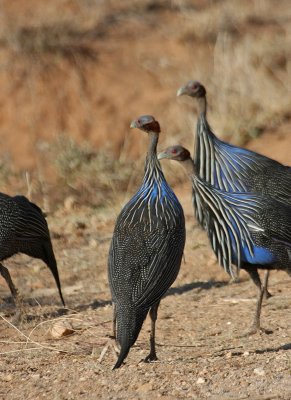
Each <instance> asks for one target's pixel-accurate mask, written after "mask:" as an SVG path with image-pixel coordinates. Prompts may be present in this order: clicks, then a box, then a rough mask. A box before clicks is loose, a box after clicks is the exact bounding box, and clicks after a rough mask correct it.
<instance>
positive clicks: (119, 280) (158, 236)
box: [109, 226, 185, 309]
mask: <svg viewBox="0 0 291 400" xmlns="http://www.w3.org/2000/svg"><path fill="white" fill-rule="evenodd" d="M135 229H136V230H135ZM184 242H185V232H184V229H183V228H182V227H181V228H180V229H175V230H167V231H164V232H163V231H161V230H158V229H156V230H152V231H151V233H150V234H145V232H144V231H141V229H140V226H136V227H135V228H131V230H130V232H115V234H114V236H113V239H112V245H111V250H110V257H109V281H110V285H111V290H112V295H113V300H114V299H120V298H122V299H123V301H126V300H128V301H129V302H131V303H133V304H135V305H136V307H138V308H145V309H148V308H150V307H151V306H152V305H153V304H154V303H156V302H157V301H158V300H159V299H160V298H161V297H162V295H163V294H164V293H165V292H166V291H167V289H168V288H169V287H170V286H171V284H172V283H173V282H174V280H175V279H176V276H177V274H178V271H179V268H180V263H181V259H182V254H183V249H184Z"/></svg>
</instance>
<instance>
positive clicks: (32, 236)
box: [0, 193, 65, 320]
mask: <svg viewBox="0 0 291 400" xmlns="http://www.w3.org/2000/svg"><path fill="white" fill-rule="evenodd" d="M17 253H24V254H27V255H28V256H31V257H35V258H39V259H41V260H42V261H44V262H45V263H46V264H47V266H48V267H49V269H50V270H51V272H52V274H53V276H54V279H55V281H56V284H57V287H58V291H59V295H60V298H61V301H62V303H63V305H65V302H64V299H63V295H62V291H61V284H60V279H59V274H58V268H57V263H56V259H55V255H54V252H53V247H52V243H51V239H50V234H49V230H48V225H47V222H46V219H45V217H44V215H43V213H42V211H41V209H40V208H39V207H38V206H37V205H35V204H34V203H31V202H30V201H29V200H28V199H27V198H26V197H24V196H15V197H11V196H8V195H6V194H3V193H0V261H3V260H5V259H7V258H9V257H11V256H13V255H14V254H17ZM0 273H1V275H2V276H3V278H4V279H5V280H6V282H7V284H8V286H9V288H10V291H11V294H12V296H13V299H14V302H15V304H16V306H17V308H18V310H17V311H18V319H19V318H21V304H20V301H19V299H18V292H17V289H16V288H15V286H14V284H13V282H12V279H11V276H10V274H9V271H8V269H7V268H6V267H4V265H3V264H1V263H0ZM15 319H16V320H17V317H16V318H15Z"/></svg>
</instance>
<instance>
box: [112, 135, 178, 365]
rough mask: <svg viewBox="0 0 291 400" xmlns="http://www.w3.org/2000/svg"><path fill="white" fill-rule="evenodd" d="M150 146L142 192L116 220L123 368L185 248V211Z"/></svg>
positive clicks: (115, 276) (115, 280) (115, 279)
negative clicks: (148, 314)
mask: <svg viewBox="0 0 291 400" xmlns="http://www.w3.org/2000/svg"><path fill="white" fill-rule="evenodd" d="M150 136H151V144H150V150H149V153H148V156H147V160H146V165H145V175H144V179H143V182H142V185H141V187H140V188H139V190H138V191H137V193H136V194H135V195H134V196H133V197H132V199H131V200H130V201H129V202H128V203H127V204H126V205H125V206H124V208H123V209H122V211H121V213H120V214H119V216H118V218H117V222H116V225H115V229H114V233H113V238H112V242H111V247H110V253H109V283H110V288H111V293H112V300H113V302H114V303H115V306H116V313H117V340H118V342H119V344H120V346H121V351H120V355H119V358H118V360H117V363H116V365H115V368H118V367H119V366H120V365H121V364H122V362H123V360H124V358H125V357H126V356H127V354H128V352H129V350H130V347H131V346H132V345H133V344H134V343H135V341H136V339H137V337H138V334H139V332H140V330H141V327H142V324H143V322H144V320H145V318H146V316H147V313H148V311H149V310H150V309H151V307H153V306H154V305H155V304H157V303H158V302H159V301H160V299H161V297H162V296H163V295H164V293H165V292H166V291H167V289H168V288H169V287H170V286H171V285H172V283H173V282H174V281H175V279H176V277H177V274H178V272H179V268H180V264H181V259H182V255H183V250H184V244H185V221H184V214H183V210H182V207H181V205H180V203H179V201H178V199H177V198H176V196H175V194H174V193H173V191H172V189H171V188H170V187H169V186H168V184H167V182H166V180H165V177H164V175H163V172H162V170H161V167H160V164H159V161H158V160H157V156H156V143H157V140H158V135H157V134H153V133H150Z"/></svg>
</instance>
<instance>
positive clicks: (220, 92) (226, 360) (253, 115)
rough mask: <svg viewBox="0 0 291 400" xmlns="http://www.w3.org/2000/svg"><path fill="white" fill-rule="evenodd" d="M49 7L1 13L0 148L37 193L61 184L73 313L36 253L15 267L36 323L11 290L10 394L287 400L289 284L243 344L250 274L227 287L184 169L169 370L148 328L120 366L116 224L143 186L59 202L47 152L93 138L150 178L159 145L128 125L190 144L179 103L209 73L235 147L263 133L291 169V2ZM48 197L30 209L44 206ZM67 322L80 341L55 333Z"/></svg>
mask: <svg viewBox="0 0 291 400" xmlns="http://www.w3.org/2000/svg"><path fill="white" fill-rule="evenodd" d="M42 3H43V4H42V6H40V5H39V4H40V2H38V1H36V0H18V1H17V2H11V1H9V0H7V1H3V3H2V5H1V7H2V8H1V12H2V13H1V14H0V18H1V22H2V26H1V29H0V60H1V66H2V68H1V69H0V84H1V92H0V107H1V109H0V137H1V141H2V144H1V147H2V156H3V157H4V156H5V157H8V160H9V161H10V166H11V168H12V169H13V170H14V171H18V173H19V174H20V175H21V174H23V173H24V172H25V171H29V173H30V176H31V179H32V181H33V183H35V182H36V181H37V179H39V175H40V171H41V176H42V179H44V180H45V181H46V182H47V183H48V184H49V186H50V187H51V189H52V190H50V192H49V194H48V196H49V198H48V199H47V200H48V201H49V203H50V205H51V207H50V212H49V213H48V223H49V227H50V230H51V234H52V239H53V245H54V249H55V253H56V258H57V261H58V267H59V272H60V278H61V282H62V288H63V294H64V297H65V301H66V304H67V307H68V308H67V309H63V308H62V307H61V304H60V300H59V298H58V294H57V291H56V288H55V285H54V282H53V278H52V277H51V275H50V273H49V271H48V269H47V268H46V266H44V265H43V264H41V263H40V262H39V261H37V260H34V259H30V258H28V257H26V256H23V255H17V256H14V257H12V258H11V259H9V260H7V261H5V265H6V266H7V267H8V268H9V271H10V272H11V275H12V277H13V279H14V281H15V284H16V286H17V287H18V288H19V291H20V293H21V295H22V297H23V299H24V300H23V301H24V307H25V310H26V313H27V322H25V323H23V324H22V325H21V326H18V327H16V326H14V325H13V324H12V323H11V321H12V317H13V314H14V311H15V310H14V307H13V305H12V300H11V297H10V293H9V291H8V289H7V287H6V284H5V282H3V280H2V279H0V299H1V303H0V343H1V350H0V382H1V384H0V399H5V400H18V399H27V400H30V399H42V398H46V399H53V400H73V399H74V400H75V399H156V398H162V399H165V400H166V399H185V398H190V399H212V400H220V399H221V400H242V399H251V400H268V399H269V400H271V399H285V400H290V399H291V317H290V307H291V305H290V290H291V279H290V277H288V276H287V274H286V273H283V272H272V273H271V277H270V283H269V290H270V292H271V293H272V295H273V296H272V297H271V298H270V299H268V300H267V301H264V304H263V309H262V320H261V321H262V326H263V327H265V328H267V329H268V330H270V331H271V332H270V333H269V334H265V333H260V334H257V335H254V336H251V337H242V335H243V333H245V332H246V331H247V330H248V328H249V326H250V323H251V321H252V317H253V312H254V309H255V300H256V295H257V292H256V288H255V286H254V285H253V283H252V282H250V280H249V277H248V276H247V274H245V273H244V272H242V273H241V276H240V282H239V283H230V282H229V277H228V276H227V275H226V274H225V273H224V271H223V270H222V268H221V267H219V266H218V265H217V263H216V260H215V257H214V255H213V254H212V251H211V250H210V248H209V245H208V241H207V238H206V235H205V233H204V232H203V231H201V229H200V228H199V227H198V225H197V224H196V222H195V220H194V217H193V210H192V206H191V192H190V186H189V183H188V182H187V181H186V180H185V179H184V178H183V174H181V172H180V170H179V166H171V167H170V168H169V167H168V166H166V165H164V164H163V167H164V169H165V174H166V177H167V179H168V180H169V182H170V183H171V184H173V187H174V190H175V192H176V193H177V195H178V197H179V199H180V201H181V203H182V205H183V208H184V211H185V216H186V228H187V241H186V247H185V260H184V261H183V263H182V265H181V271H180V274H179V276H178V278H177V280H176V282H175V283H174V285H173V287H172V288H171V289H170V290H169V291H168V293H167V294H166V296H165V297H164V299H163V300H162V302H161V306H160V309H159V316H158V322H157V352H158V358H159V360H158V361H157V362H154V363H150V364H145V363H143V362H142V361H141V360H142V359H143V358H145V356H146V355H147V353H148V351H149V329H150V324H149V321H148V320H147V321H146V322H145V324H144V327H143V329H142V332H141V334H140V336H139V338H138V340H137V342H136V344H135V345H134V346H133V348H132V349H131V351H130V353H129V355H128V357H127V359H126V362H125V364H124V365H123V366H122V367H121V368H120V369H118V370H116V371H112V370H111V368H112V366H113V365H114V363H115V360H116V355H115V353H114V350H113V347H112V343H111V341H110V339H109V337H108V335H109V334H110V333H111V316H112V315H111V314H112V308H111V303H110V293H109V288H108V283H107V255H108V248H109V244H110V239H111V235H112V231H113V227H114V223H115V219H116V217H117V215H118V213H119V211H120V209H121V207H122V205H123V204H124V203H125V202H126V201H127V200H128V199H129V198H130V196H131V195H132V194H133V193H134V191H135V187H134V185H129V186H128V187H129V189H128V190H127V191H124V192H123V193H118V195H117V196H116V199H115V201H114V202H112V200H110V206H109V203H108V202H107V201H106V195H104V205H103V206H98V207H93V206H90V204H88V202H85V203H84V202H82V201H81V200H80V198H78V196H77V195H76V190H75V188H71V187H70V188H69V189H70V190H71V192H70V191H69V189H68V188H67V187H66V188H65V187H62V186H61V185H60V184H58V186H56V187H57V191H58V193H54V190H53V189H54V185H53V182H55V180H56V174H57V173H56V171H55V170H54V168H53V166H52V163H51V159H49V158H48V156H47V149H48V148H49V146H50V143H51V142H53V141H54V140H55V139H56V138H57V136H58V135H59V134H60V133H65V134H67V135H69V136H71V137H73V138H75V139H76V141H77V142H78V143H82V142H83V141H88V142H89V143H90V146H91V148H92V151H99V150H100V149H101V151H102V150H103V149H108V148H110V150H112V151H113V154H115V156H116V157H117V158H123V159H124V158H125V159H126V161H127V162H128V164H129V165H130V166H132V169H133V170H135V169H136V170H137V172H138V173H140V175H141V176H142V163H141V162H140V163H136V161H135V160H136V158H137V157H139V158H140V159H142V158H144V156H145V149H146V143H147V142H146V138H145V137H142V135H137V133H135V132H131V133H129V129H128V126H129V122H130V120H131V119H132V118H134V117H136V116H138V115H140V114H144V113H152V114H154V115H155V116H157V118H158V119H159V120H160V121H161V123H162V127H163V126H165V131H166V133H165V134H164V132H163V135H162V137H161V144H160V147H164V146H165V145H168V144H174V142H179V143H181V144H184V145H186V146H188V147H189V148H190V149H191V148H192V145H193V123H194V122H195V117H194V116H193V115H192V111H193V110H192V103H191V101H190V100H189V99H179V100H178V101H177V100H176V99H175V92H176V90H177V88H178V87H179V85H181V84H182V83H184V82H186V81H187V80H188V79H191V78H197V79H200V80H202V81H203V82H206V83H205V84H206V85H207V89H209V90H208V91H209V98H210V108H209V119H210V122H211V125H212V126H213V127H214V130H215V131H216V132H218V133H221V132H223V133H224V135H223V137H225V138H226V139H227V140H230V141H232V142H236V143H239V142H244V141H245V139H246V137H247V138H248V139H249V138H250V137H252V139H251V140H249V141H248V143H247V147H248V148H250V149H252V150H255V151H259V152H261V153H263V154H265V155H268V156H270V157H272V158H275V159H277V160H279V161H281V162H283V163H285V164H290V165H291V158H290V151H291V140H290V131H291V123H290V106H291V96H290V89H289V87H290V85H289V83H291V76H290V59H291V54H290V48H291V47H290V46H291V35H290V4H289V1H283V0H282V1H280V2H279V3H278V2H276V1H274V0H260V1H259V2H256V1H251V0H246V1H244V2H233V1H231V0H223V1H222V0H221V1H206V0H187V1H186V0H183V1H182V0H175V1H162V0H161V1H156V2H155V1H150V0H142V1H138V0H136V1H130V0H124V1H123V2H120V1H117V0H111V1H108V2H104V1H99V0H96V1H89V0H88V1H87V0H86V1H84V2H80V1H78V0H70V1H69V0H54V1H51V2H45V4H44V2H42ZM234 4H236V6H235V5H234ZM238 4H239V5H238ZM56 6H57V7H56ZM56 10H57V11H56ZM68 21H69V22H70V24H69V25H68ZM54 24H55V25H54ZM39 26H41V27H43V26H49V27H50V26H56V27H57V28H56V31H55V32H57V33H55V36H53V37H50V36H46V35H48V31H47V30H38V27H39ZM23 28H25V30H24V31H23ZM28 28H29V29H28ZM73 28H74V29H73ZM77 28H78V29H77ZM30 29H32V32H33V34H32V36H31V35H30V33H29V32H30ZM34 29H36V30H34ZM27 32H28V33H27ZM23 38H24V39H25V41H23ZM32 38H33V40H32ZM35 38H37V40H36V39H35ZM60 38H61V39H60ZM289 44H290V46H289ZM220 53H221V54H220ZM72 54H73V55H74V57H73V58H72ZM262 132H263V133H262ZM259 133H262V134H260V135H258V134H259ZM220 136H222V135H220ZM57 156H58V155H56V154H55V157H57ZM3 159H4V160H5V159H6V158H3ZM0 161H1V163H2V161H3V160H2V158H0ZM165 164H166V163H165ZM1 165H2V164H1ZM1 165H0V167H1ZM17 176H19V175H17ZM177 176H178V177H180V176H181V182H180V183H177V180H178V179H177ZM13 179H14V180H12V182H15V186H13V185H11V184H9V182H10V183H11V180H10V181H8V183H7V182H3V187H4V188H5V190H6V191H8V192H9V193H15V192H16V191H17V188H18V187H19V186H20V187H23V182H22V183H21V182H20V183H19V182H18V181H17V178H15V177H14V178H13ZM21 179H22V180H23V178H21ZM21 179H20V180H21ZM96 180H98V173H97V174H96ZM62 182H63V185H65V184H66V182H65V181H62ZM38 188H39V186H38V185H36V189H35V191H34V192H33V193H32V198H33V199H34V200H35V199H42V200H43V196H44V194H43V192H41V191H39V189H38ZM55 192H56V190H55ZM62 193H64V194H62ZM43 203H45V202H44V201H43V202H42V204H43ZM64 326H65V327H66V329H67V333H70V334H68V335H67V336H61V337H56V336H58V333H59V332H60V329H62V327H64ZM60 327H61V328H60ZM105 349H107V351H106V352H105Z"/></svg>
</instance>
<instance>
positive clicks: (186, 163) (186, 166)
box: [183, 158, 196, 178]
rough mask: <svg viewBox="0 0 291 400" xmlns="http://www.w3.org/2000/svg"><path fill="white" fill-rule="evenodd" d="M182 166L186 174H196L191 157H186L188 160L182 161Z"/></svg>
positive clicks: (190, 175)
mask: <svg viewBox="0 0 291 400" xmlns="http://www.w3.org/2000/svg"><path fill="white" fill-rule="evenodd" d="M183 167H184V169H185V171H186V174H187V175H188V176H189V177H190V178H192V177H193V175H195V174H196V172H195V165H194V162H193V160H192V158H188V160H185V161H183Z"/></svg>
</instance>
